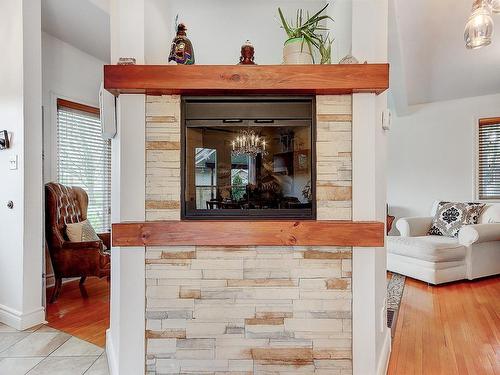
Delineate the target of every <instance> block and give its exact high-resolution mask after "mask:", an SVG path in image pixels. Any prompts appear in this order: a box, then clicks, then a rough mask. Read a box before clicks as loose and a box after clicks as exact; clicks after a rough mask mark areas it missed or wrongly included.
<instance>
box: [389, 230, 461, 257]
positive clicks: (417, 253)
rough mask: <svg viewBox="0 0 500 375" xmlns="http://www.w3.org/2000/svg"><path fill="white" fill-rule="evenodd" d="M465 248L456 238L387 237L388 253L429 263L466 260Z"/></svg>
mask: <svg viewBox="0 0 500 375" xmlns="http://www.w3.org/2000/svg"><path fill="white" fill-rule="evenodd" d="M465 251H466V249H465V246H463V245H460V244H459V243H458V240H457V239H456V238H451V237H445V236H420V237H398V236H389V237H387V252H389V253H392V254H398V255H402V256H407V257H411V258H416V259H422V260H426V261H429V262H449V261H459V260H463V259H465Z"/></svg>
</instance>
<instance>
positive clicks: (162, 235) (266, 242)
mask: <svg viewBox="0 0 500 375" xmlns="http://www.w3.org/2000/svg"><path fill="white" fill-rule="evenodd" d="M112 238H113V246H168V245H172V246H173V245H196V246H356V247H382V246H384V223H381V222H354V221H239V220H238V221H206V220H202V221H151V222H140V223H119V224H113V231H112Z"/></svg>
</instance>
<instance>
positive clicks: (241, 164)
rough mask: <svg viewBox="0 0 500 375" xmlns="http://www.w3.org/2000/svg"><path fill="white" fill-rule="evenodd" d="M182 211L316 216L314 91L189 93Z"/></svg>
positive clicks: (191, 215) (197, 215) (199, 215)
mask: <svg viewBox="0 0 500 375" xmlns="http://www.w3.org/2000/svg"><path fill="white" fill-rule="evenodd" d="M181 108H182V109H181V116H182V123H181V130H182V134H181V137H182V159H181V163H182V164H181V174H182V176H181V179H182V191H183V200H182V217H183V218H185V219H204V218H205V219H206V218H210V219H214V218H217V217H219V218H226V219H227V218H248V217H252V218H262V219H265V218H276V217H280V218H297V219H314V218H315V211H316V207H315V202H316V199H315V186H316V184H315V168H314V166H315V148H314V145H315V140H314V137H315V134H316V133H315V129H314V127H315V123H314V118H315V113H314V108H315V103H314V97H248V96H246V97H184V98H183V100H182V107H181Z"/></svg>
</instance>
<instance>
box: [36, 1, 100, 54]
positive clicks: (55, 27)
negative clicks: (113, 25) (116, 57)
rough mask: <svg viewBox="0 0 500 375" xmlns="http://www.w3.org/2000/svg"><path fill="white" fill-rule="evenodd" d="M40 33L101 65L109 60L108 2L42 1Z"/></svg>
mask: <svg viewBox="0 0 500 375" xmlns="http://www.w3.org/2000/svg"><path fill="white" fill-rule="evenodd" d="M42 30H43V31H45V32H46V33H48V34H51V35H52V36H54V37H56V38H58V39H60V40H62V41H64V42H66V43H69V44H71V45H72V46H74V47H76V48H78V49H80V50H82V51H84V52H86V53H88V54H89V55H92V56H94V57H96V58H98V59H100V60H102V61H104V62H109V60H110V28H109V0H42Z"/></svg>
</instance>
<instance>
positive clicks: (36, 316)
mask: <svg viewBox="0 0 500 375" xmlns="http://www.w3.org/2000/svg"><path fill="white" fill-rule="evenodd" d="M0 323H3V324H6V325H8V326H9V327H12V328H15V329H17V330H18V331H23V330H25V329H28V328H31V327H33V326H36V325H38V324H43V323H46V321H45V309H44V308H43V306H40V307H39V308H37V309H35V310H33V311H30V312H28V313H24V314H23V313H22V312H20V311H18V310H15V309H12V308H10V307H8V306H5V305H0Z"/></svg>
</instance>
